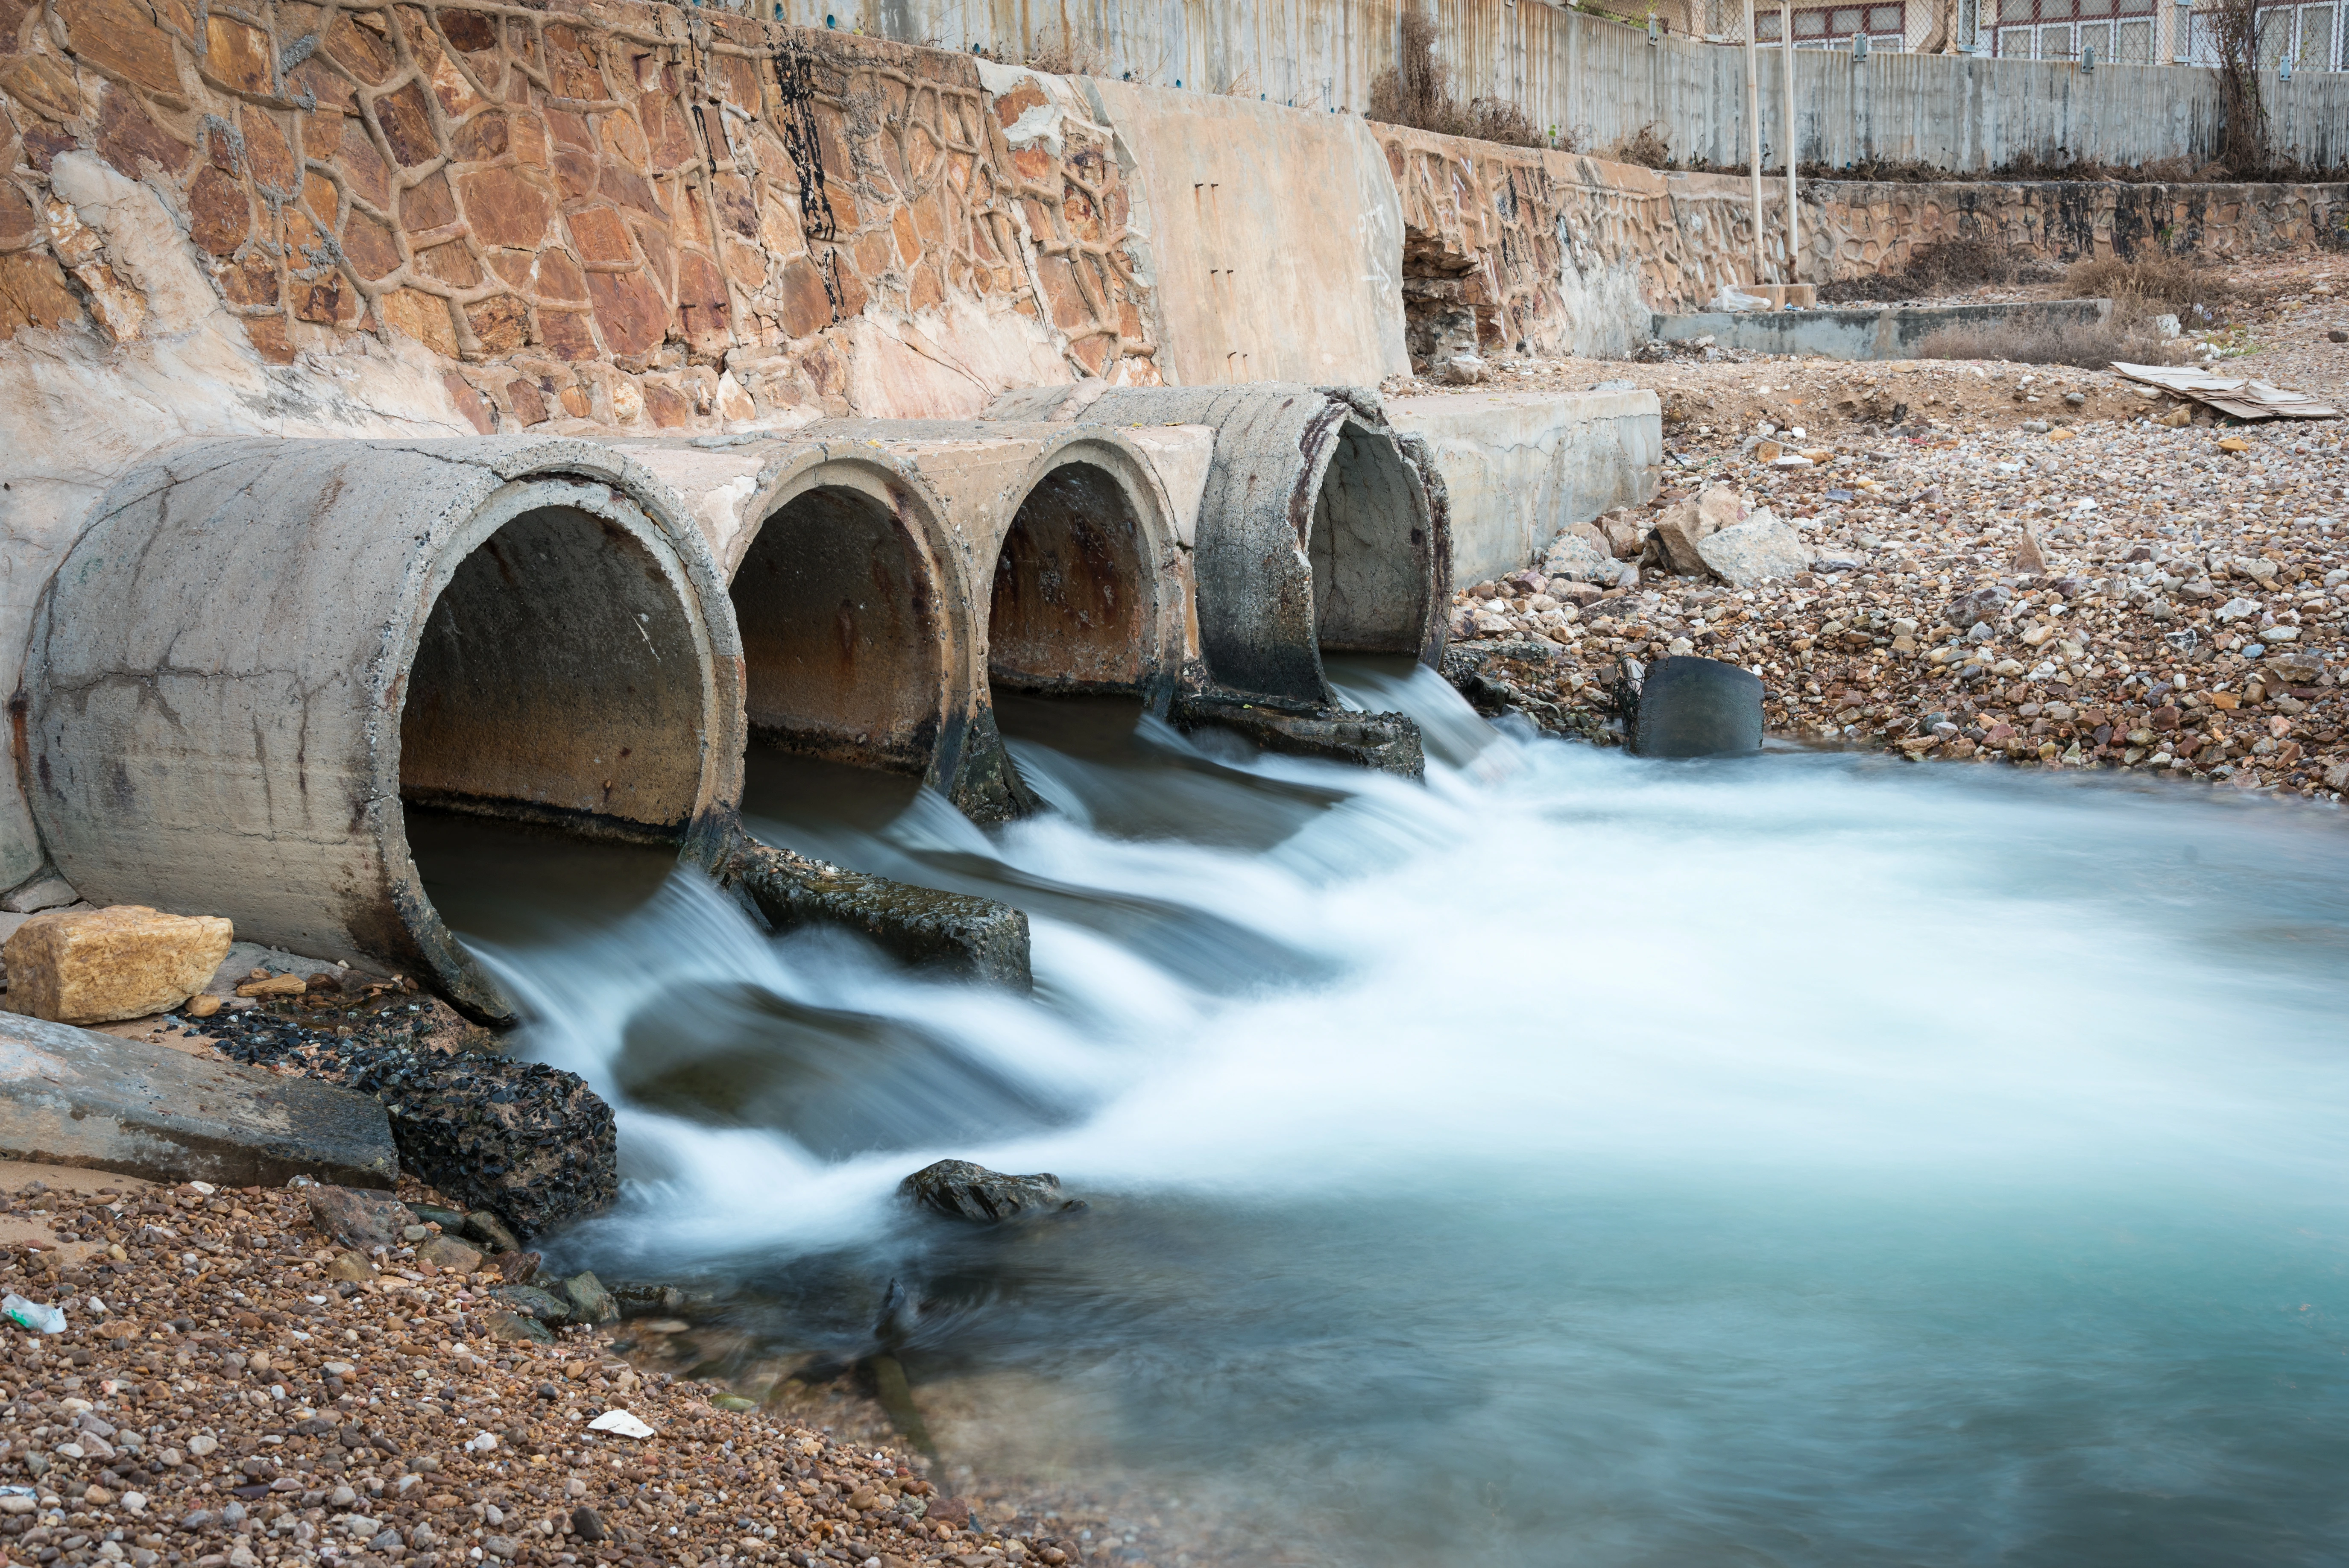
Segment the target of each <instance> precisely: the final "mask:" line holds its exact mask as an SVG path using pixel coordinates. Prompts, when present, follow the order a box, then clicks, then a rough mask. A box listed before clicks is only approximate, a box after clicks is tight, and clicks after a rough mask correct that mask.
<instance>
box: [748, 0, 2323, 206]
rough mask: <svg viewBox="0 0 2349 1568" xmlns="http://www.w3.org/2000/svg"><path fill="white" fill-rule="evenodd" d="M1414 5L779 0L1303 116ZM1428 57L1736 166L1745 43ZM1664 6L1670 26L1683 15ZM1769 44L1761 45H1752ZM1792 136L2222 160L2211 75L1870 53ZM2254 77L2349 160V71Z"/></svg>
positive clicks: (1528, 20) (1819, 97) (2318, 149)
mask: <svg viewBox="0 0 2349 1568" xmlns="http://www.w3.org/2000/svg"><path fill="white" fill-rule="evenodd" d="M1415 5H1419V0H1234V3H1229V4H1225V5H1214V6H1206V5H1186V4H1183V3H1182V0H1155V3H1144V0H1063V3H1062V4H1060V5H1051V6H1039V5H1022V4H1018V3H1016V0H988V3H986V4H976V3H973V0H786V3H785V5H784V7H783V12H784V15H785V16H786V17H787V18H788V19H789V20H792V21H794V22H798V23H802V24H803V25H806V26H815V27H821V26H823V24H824V18H825V17H826V16H827V15H830V16H833V17H835V18H836V19H837V21H838V23H839V25H840V26H842V27H843V28H859V29H862V30H863V31H864V32H867V33H872V34H876V35H880V36H887V37H893V38H903V39H907V40H915V41H929V42H935V43H937V44H941V45H943V46H946V47H947V48H952V49H964V50H967V49H968V48H970V47H971V46H973V45H974V44H975V45H978V46H980V47H981V48H983V49H986V50H987V51H988V52H989V53H991V54H995V55H998V56H1000V57H1005V58H1010V59H1019V58H1025V57H1029V56H1030V55H1031V54H1040V55H1044V56H1049V57H1055V58H1065V59H1067V60H1069V61H1070V63H1071V67H1073V68H1075V69H1078V70H1081V71H1084V72H1088V73H1090V74H1092V75H1095V76H1102V77H1123V76H1125V75H1126V74H1127V73H1131V74H1132V77H1133V80H1135V81H1138V82H1147V83H1154V84H1157V85H1160V86H1171V85H1173V84H1174V83H1177V82H1179V83H1181V84H1182V87H1183V88H1184V89H1185V91H1189V92H1194V93H1200V92H1204V93H1206V94H1228V95H1231V96H1235V97H1238V98H1257V99H1259V100H1260V101H1267V102H1270V103H1274V104H1289V105H1294V106H1295V107H1297V108H1304V109H1309V110H1311V111H1313V112H1316V113H1328V112H1329V111H1330V109H1332V108H1337V109H1340V110H1342V111H1344V112H1347V113H1351V114H1360V113H1361V112H1362V111H1363V110H1364V108H1366V107H1367V106H1368V105H1369V103H1370V99H1371V82H1372V81H1373V80H1374V79H1375V77H1377V75H1378V73H1379V72H1380V71H1381V70H1383V69H1385V68H1386V67H1389V66H1390V65H1392V63H1393V60H1394V49H1395V38H1396V34H1397V28H1398V26H1399V23H1400V19H1401V17H1402V12H1403V10H1404V8H1405V7H1406V6H1415ZM1429 9H1430V10H1431V12H1432V14H1433V17H1434V19H1435V24H1436V52H1437V55H1438V57H1440V58H1441V59H1442V60H1444V63H1445V64H1446V65H1448V66H1449V67H1451V69H1452V72H1453V78H1454V91H1455V92H1456V93H1457V94H1458V95H1459V96H1460V97H1462V98H1479V97H1488V96H1489V97H1495V98H1504V99H1506V100H1507V101H1508V102H1510V103H1513V104H1516V106H1518V107H1519V108H1522V109H1524V110H1525V112H1526V116H1527V118H1528V119H1530V120H1531V121H1532V122H1533V124H1534V125H1535V127H1536V128H1537V129H1540V130H1542V131H1545V132H1555V133H1557V134H1558V135H1568V136H1571V137H1573V138H1574V145H1576V146H1579V147H1585V148H1591V149H1598V150H1604V149H1606V148H1609V147H1611V146H1613V145H1614V144H1615V143H1617V142H1618V141H1620V140H1621V139H1624V138H1625V137H1628V136H1630V135H1633V134H1634V133H1636V132H1638V131H1639V130H1640V129H1641V128H1642V127H1647V126H1653V127H1654V128H1655V129H1656V131H1657V132H1658V134H1660V135H1662V136H1663V137H1665V138H1666V139H1668V140H1669V142H1670V144H1671V150H1672V152H1673V153H1674V154H1675V155H1676V156H1677V157H1679V158H1680V159H1682V160H1683V161H1710V162H1716V163H1730V164H1743V163H1744V161H1745V158H1746V146H1747V142H1746V138H1747V134H1748V133H1747V131H1746V129H1745V126H1746V120H1745V63H1744V51H1743V49H1742V48H1739V47H1735V46H1720V45H1709V44H1705V43H1702V42H1692V41H1690V40H1689V39H1688V38H1686V37H1684V36H1669V37H1666V38H1663V39H1661V41H1659V42H1657V43H1654V44H1651V43H1650V42H1649V40H1648V36H1647V34H1646V33H1645V31H1644V30H1642V29H1640V28H1637V27H1629V26H1623V25H1622V24H1620V23H1618V22H1612V21H1609V20H1607V19H1605V18H1603V17H1599V16H1594V15H1584V14H1582V13H1580V12H1576V11H1570V10H1565V9H1561V8H1559V7H1557V6H1553V5H1529V4H1522V3H1513V0H1444V4H1442V5H1434V6H1433V7H1429ZM1658 9H1659V10H1660V11H1661V13H1662V15H1663V16H1664V19H1665V20H1666V21H1667V22H1670V23H1671V24H1672V26H1673V27H1674V30H1675V35H1678V34H1684V33H1685V32H1686V31H1687V30H1688V28H1687V24H1686V20H1685V17H1684V16H1682V15H1676V13H1680V12H1682V7H1680V6H1677V5H1671V4H1666V5H1661V6H1660V7H1658ZM1765 55H1767V52H1766V51H1765ZM1768 57H1770V58H1771V59H1772V60H1773V61H1774V63H1773V65H1772V66H1771V68H1770V69H1768V70H1766V71H1764V72H1763V73H1762V90H1761V93H1760V95H1759V97H1760V99H1761V114H1762V124H1763V146H1764V156H1765V157H1766V158H1769V159H1771V160H1776V161H1778V162H1779V164H1780V166H1781V167H1783V166H1784V157H1785V152H1784V147H1783V137H1782V134H1781V132H1782V129H1783V127H1784V125H1785V121H1784V119H1782V114H1783V102H1784V99H1783V95H1782V91H1781V87H1780V76H1779V67H1777V65H1776V64H1775V55H1768ZM2263 88H2264V91H2265V95H2266V101H2267V102H2268V104H2269V105H2270V106H2271V109H2270V114H2271V121H2272V126H2273V134H2274V137H2275V141H2276V145H2277V147H2278V149H2279V150H2281V151H2282V152H2284V153H2286V154H2287V155H2289V156H2292V157H2295V158H2298V159H2300V160H2302V161H2304V162H2307V163H2311V164H2313V165H2315V166H2318V167H2322V168H2332V167H2336V166H2339V165H2341V164H2342V163H2344V161H2349V73H2344V72H2323V71H2304V72H2302V73H2301V74H2300V75H2298V76H2296V77H2293V78H2292V81H2291V82H2289V83H2283V82H2280V81H2278V80H2277V78H2276V77H2274V76H2273V75H2272V74H2269V75H2268V76H2267V77H2266V78H2265V80H2264V82H2263ZM2219 105H2220V93H2219V87H2218V81H2217V76H2216V73H2215V72H2211V71H2208V70H2200V69H2191V68H2187V67H2172V66H2111V65H2107V66H2104V67H2099V68H2098V69H2096V70H2095V71H2093V72H2083V71H2080V70H2079V69H2078V68H2077V67H2075V66H2073V65H2071V64H2069V63H2068V62H2062V61H2038V62H2034V61H2029V60H2006V59H1999V60H1990V59H1982V60H1977V59H1973V58H1971V57H1961V56H1947V55H1943V56H1926V55H1905V54H1899V53H1894V52H1889V51H1883V50H1879V51H1877V52H1876V53H1874V54H1871V55H1870V56H1869V57H1868V58H1867V59H1866V60H1864V61H1855V60H1853V59H1852V57H1851V56H1850V54H1849V53H1848V51H1845V50H1826V49H1822V50H1810V49H1804V50H1798V51H1797V52H1796V54H1795V107H1796V111H1797V129H1796V139H1797V142H1798V143H1799V145H1800V147H1801V149H1802V156H1803V157H1804V158H1805V159H1814V158H1816V159H1820V160H1826V161H1827V162H1831V163H1835V164H1837V165H1839V166H1840V165H1846V164H1849V163H1851V162H1853V161H1855V160H1861V159H1866V158H1870V157H1876V158H1887V159H1893V160H1911V159H1914V160H1921V161H1924V162H1928V163H1931V164H1934V165H1936V166H1938V167H1940V168H1944V169H1951V170H1960V171H1971V170H1992V169H1996V168H1999V167H2002V166H2003V165H2006V164H2009V163H2011V162H2013V161H2014V160H2016V159H2018V158H2020V157H2023V156H2024V155H2030V156H2033V157H2037V158H2043V159H2044V158H2047V157H2050V156H2054V155H2059V154H2063V153H2069V154H2070V155H2072V156H2074V157H2079V158H2102V159H2106V160H2112V161H2116V162H2126V163H2140V162H2145V161H2147V160H2152V159H2158V158H2172V157H2178V156H2180V155H2183V156H2186V157H2189V158H2194V159H2196V160H2204V159H2209V158H2210V157H2213V156H2215V155H2216V152H2217V149H2218V134H2219V126H2220V108H2219Z"/></svg>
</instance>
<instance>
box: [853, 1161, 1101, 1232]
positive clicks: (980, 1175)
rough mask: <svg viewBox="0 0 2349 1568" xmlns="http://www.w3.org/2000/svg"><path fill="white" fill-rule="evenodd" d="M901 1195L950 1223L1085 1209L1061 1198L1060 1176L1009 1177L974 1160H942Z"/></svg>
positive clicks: (903, 1186) (904, 1185) (902, 1186)
mask: <svg viewBox="0 0 2349 1568" xmlns="http://www.w3.org/2000/svg"><path fill="white" fill-rule="evenodd" d="M897 1192H898V1195H899V1196H901V1197H904V1198H908V1199H911V1200H912V1201H913V1202H916V1203H917V1204H919V1205H920V1206H921V1207H923V1208H925V1209H927V1210H929V1211H930V1212H933V1213H937V1214H944V1215H946V1216H947V1218H948V1219H954V1220H972V1221H977V1222H980V1223H994V1222H999V1221H1002V1220H1009V1219H1013V1218H1016V1217H1018V1216H1020V1215H1024V1214H1048V1213H1050V1214H1060V1213H1068V1212H1071V1211H1073V1210H1077V1209H1081V1208H1083V1207H1084V1205H1083V1204H1082V1203H1080V1202H1073V1201H1071V1200H1069V1199H1066V1198H1063V1197H1061V1179H1060V1178H1059V1177H1058V1176H1051V1175H1036V1176H1006V1175H1003V1174H1002V1173H1000V1172H999V1171H989V1170H988V1169H987V1168H986V1167H985V1166H983V1165H974V1164H972V1163H971V1162H970V1161H968V1160H941V1161H938V1162H937V1163H936V1164H935V1165H928V1166H925V1167H923V1168H922V1169H921V1170H919V1171H915V1172H914V1173H913V1174H912V1175H911V1176H908V1177H906V1178H905V1181H902V1182H900V1183H898V1186H897Z"/></svg>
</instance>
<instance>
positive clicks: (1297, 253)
mask: <svg viewBox="0 0 2349 1568" xmlns="http://www.w3.org/2000/svg"><path fill="white" fill-rule="evenodd" d="M1077 85H1078V86H1079V87H1081V88H1082V90H1083V92H1084V94H1085V97H1086V98H1087V99H1088V100H1089V101H1090V102H1091V103H1092V105H1093V106H1094V109H1095V112H1096V113H1097V114H1098V116H1099V117H1100V118H1101V119H1102V120H1104V121H1106V122H1108V123H1110V124H1112V125H1114V126H1115V127H1116V128H1117V132H1118V149H1119V154H1120V156H1121V157H1122V158H1124V159H1128V160H1131V163H1130V165H1129V174H1128V183H1127V187H1126V188H1127V190H1128V191H1129V192H1130V193H1131V196H1132V200H1133V217H1132V220H1131V222H1130V224H1129V228H1128V243H1129V245H1130V246H1131V247H1132V249H1133V252H1134V253H1135V254H1136V255H1137V257H1139V258H1141V259H1140V260H1139V262H1138V263H1137V265H1138V267H1139V268H1140V269H1142V270H1143V273H1144V277H1143V281H1144V283H1145V284H1147V286H1148V287H1149V289H1150V291H1151V293H1152V294H1154V297H1155V299H1156V301H1157V306H1158V318H1159V320H1160V321H1161V322H1163V323H1164V332H1165V337H1166V346H1167V351H1168V352H1169V353H1171V355H1172V356H1173V362H1172V364H1171V365H1168V366H1164V369H1165V370H1166V371H1167V372H1168V373H1169V374H1168V376H1167V379H1168V380H1170V381H1174V382H1177V383H1180V384H1182V385H1185V386H1192V387H1198V386H1213V385H1219V384H1236V383H1239V382H1247V381H1305V382H1324V383H1327V382H1343V383H1350V384H1358V385H1359V384H1369V383H1372V382H1376V381H1378V380H1379V379H1380V378H1381V377H1385V376H1390V375H1394V374H1396V373H1399V372H1404V371H1408V370H1409V369H1410V368H1411V366H1410V362H1409V360H1408V358H1407V356H1405V354H1404V352H1403V341H1402V275H1401V269H1400V268H1399V267H1398V265H1397V264H1396V263H1397V258H1398V255H1399V253H1400V252H1401V250H1402V218H1401V214H1400V212H1399V211H1398V208H1397V203H1396V200H1395V187H1394V182H1393V181H1392V180H1391V179H1390V178H1389V177H1388V174H1387V170H1386V163H1385V160H1384V159H1383V158H1381V155H1380V150H1379V145H1378V143H1377V142H1376V141H1375V140H1373V139H1372V138H1371V127H1369V125H1368V124H1367V123H1366V122H1365V121H1363V120H1361V119H1359V118H1356V117H1353V116H1348V115H1309V114H1299V113H1297V112H1296V111H1294V110H1291V109H1286V108H1275V107H1273V106H1271V105H1269V104H1264V103H1258V102H1254V101H1251V100H1248V99H1245V98H1231V97H1216V96H1210V95H1202V94H1197V93H1183V92H1175V91H1174V90H1172V89H1168V88H1142V87H1133V86H1131V85H1129V84H1127V83H1124V82H1119V81H1106V80H1101V79H1097V78H1092V77H1086V78H1081V80H1080V81H1079V82H1078V84H1077Z"/></svg>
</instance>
